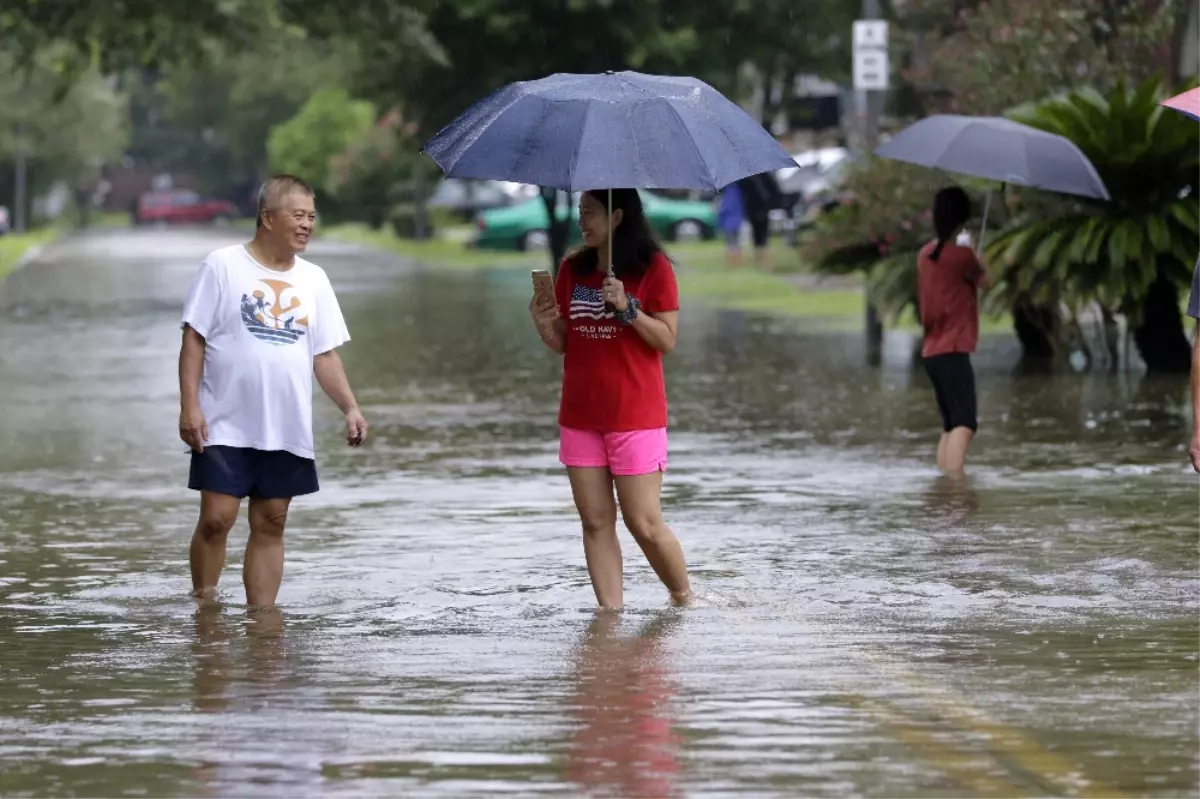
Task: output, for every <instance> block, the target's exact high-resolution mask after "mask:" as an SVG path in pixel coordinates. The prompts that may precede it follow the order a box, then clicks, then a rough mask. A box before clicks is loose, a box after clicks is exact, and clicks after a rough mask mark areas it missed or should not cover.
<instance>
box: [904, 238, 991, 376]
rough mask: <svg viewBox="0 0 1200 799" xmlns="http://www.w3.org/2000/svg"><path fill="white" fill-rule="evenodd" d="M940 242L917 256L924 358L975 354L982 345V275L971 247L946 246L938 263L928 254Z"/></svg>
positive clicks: (918, 294) (918, 296)
mask: <svg viewBox="0 0 1200 799" xmlns="http://www.w3.org/2000/svg"><path fill="white" fill-rule="evenodd" d="M936 246H937V242H930V243H929V244H926V245H925V246H924V247H923V248H921V252H920V254H919V255H918V256H917V298H918V300H917V301H918V302H919V303H920V307H921V326H922V327H923V328H925V343H924V345H923V346H922V347H921V355H922V357H925V358H931V357H933V356H934V355H945V354H946V353H950V352H967V353H970V352H974V351H975V345H976V344H978V343H979V293H978V288H979V278H980V275H982V274H983V271H982V270H981V269H980V267H979V261H978V260H977V259H976V258H975V253H973V252H972V251H971V249H970V248H969V247H959V246H958V245H956V244H951V243H949V242H947V243H946V246H944V247H942V252H941V255H939V256H938V259H937V260H936V261H931V260H929V254H930V253H931V252H933V248H934V247H936Z"/></svg>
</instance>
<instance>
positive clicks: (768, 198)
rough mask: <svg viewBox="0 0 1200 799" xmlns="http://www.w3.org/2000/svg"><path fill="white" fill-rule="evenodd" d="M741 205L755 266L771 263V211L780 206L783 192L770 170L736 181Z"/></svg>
mask: <svg viewBox="0 0 1200 799" xmlns="http://www.w3.org/2000/svg"><path fill="white" fill-rule="evenodd" d="M738 187H739V188H740V189H741V194H742V206H743V208H745V212H746V218H747V219H748V220H750V236H751V238H752V239H753V241H754V264H755V266H760V267H762V266H770V265H771V250H770V244H771V211H773V210H774V209H776V208H778V207H780V205H781V204H782V202H783V192H782V191H781V190H780V188H779V184H778V183H776V182H775V176H774V175H772V174H771V173H770V172H763V173H761V174H758V175H751V176H750V177H748V178H743V179H742V180H740V181H738Z"/></svg>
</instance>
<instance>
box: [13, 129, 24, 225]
mask: <svg viewBox="0 0 1200 799" xmlns="http://www.w3.org/2000/svg"><path fill="white" fill-rule="evenodd" d="M15 160H16V172H17V174H16V175H15V179H14V181H13V183H14V186H13V195H14V196H13V205H14V206H16V207H15V208H13V232H15V233H24V232H25V204H26V200H25V193H26V192H25V172H26V167H25V120H23V119H22V120H21V121H20V122H18V123H17V148H16V158H15Z"/></svg>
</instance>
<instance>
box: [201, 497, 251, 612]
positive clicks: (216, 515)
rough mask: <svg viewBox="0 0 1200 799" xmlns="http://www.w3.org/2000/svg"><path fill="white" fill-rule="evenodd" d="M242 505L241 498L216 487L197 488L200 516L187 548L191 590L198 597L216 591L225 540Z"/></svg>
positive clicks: (207, 595) (203, 597)
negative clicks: (202, 489) (210, 488)
mask: <svg viewBox="0 0 1200 799" xmlns="http://www.w3.org/2000/svg"><path fill="white" fill-rule="evenodd" d="M241 506H242V501H241V500H240V499H238V498H237V497H232V496H230V495H228V494H218V493H216V492H215V491H201V492H200V519H199V521H197V522H196V531H195V532H194V533H192V545H191V547H190V549H189V550H188V562H189V564H190V565H191V569H192V594H193V595H194V596H196V597H198V598H201V599H207V598H211V597H212V596H214V595H215V594H216V592H217V580H219V579H220V577H221V570H222V569H223V568H225V543H226V542H227V541H228V540H229V531H230V530H232V529H233V525H234V524H235V523H236V522H237V517H238V511H239V510H240V509H241Z"/></svg>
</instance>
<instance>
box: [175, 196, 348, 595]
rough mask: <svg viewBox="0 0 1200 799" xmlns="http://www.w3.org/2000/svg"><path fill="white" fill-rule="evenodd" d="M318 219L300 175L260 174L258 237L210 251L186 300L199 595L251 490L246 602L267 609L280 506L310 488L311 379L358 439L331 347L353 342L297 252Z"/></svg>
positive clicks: (187, 428)
mask: <svg viewBox="0 0 1200 799" xmlns="http://www.w3.org/2000/svg"><path fill="white" fill-rule="evenodd" d="M316 218H317V212H316V206H315V204H314V198H313V191H312V189H310V188H309V187H308V185H307V184H305V182H304V181H302V180H300V179H299V178H296V177H292V176H290V175H280V176H276V177H274V178H272V179H270V180H268V181H267V182H266V183H265V184H264V185H263V187H262V190H261V191H260V193H259V196H258V223H257V225H258V226H257V229H256V230H255V233H254V239H253V240H252V241H250V242H248V243H246V244H234V245H232V246H229V247H222V248H221V249H218V250H215V251H213V252H212V253H210V254H209V255H208V257H207V258H205V259H204V261H203V263H201V264H200V269H199V271H197V273H196V276H195V277H194V278H193V279H192V285H191V289H190V290H189V292H188V297H187V301H186V303H185V304H184V309H183V343H182V346H181V348H180V352H179V391H180V403H181V410H180V414H179V436H180V438H182V439H183V441H184V443H186V444H187V445H188V446H190V447H191V448H192V462H191V472H190V475H189V477H188V487H189V488H191V489H193V490H196V491H199V492H200V519H199V521H198V522H197V524H196V530H195V533H194V534H193V536H192V544H191V551H190V561H191V569H192V588H193V590H194V592H195V594H196V596H197V597H201V598H204V597H209V596H212V595H213V594H215V592H216V587H217V579H218V578H219V577H220V575H221V569H222V567H223V566H224V565H225V542H226V539H227V537H228V535H229V531H230V530H231V529H232V528H233V525H234V523H235V522H236V521H237V518H238V513H239V512H240V509H241V503H242V499H243V498H245V497H249V498H250V508H249V517H250V539H249V541H248V542H247V544H246V558H245V562H244V565H243V582H244V583H245V587H246V602H247V604H250V605H257V606H270V605H274V604H275V599H276V596H277V594H278V593H279V585H280V582H281V581H282V579H283V531H284V524H285V522H286V521H287V514H288V508H289V506H290V504H291V501H292V498H293V497H297V496H300V495H302V494H311V493H314V492H315V491H317V490H318V485H317V468H316V465H315V463H314V460H313V430H312V395H313V385H312V384H313V376H314V374H315V376H316V378H317V382H318V383H319V384H320V386H321V388H322V389H323V390H324V391H325V393H326V394H328V395H329V397H330V399H332V400H333V401H334V402H335V403H337V406H338V407H339V408H340V409H341V411H342V414H343V415H344V416H345V420H346V440H347V442H348V443H349V444H350V446H354V447H357V446H359V445H361V444H362V443H363V441H364V440H365V439H366V435H367V423H366V420H365V419H363V416H362V413H361V412H360V411H359V409H358V403H357V402H356V401H355V399H354V394H353V392H352V391H351V390H350V383H349V381H348V380H347V379H346V371H345V369H344V368H343V366H342V360H341V358H340V357H339V355H338V353H337V348H338V347H340V346H341V345H343V344H345V343H346V342H347V341H349V340H350V333H349V332H348V331H347V330H346V323H345V321H344V320H343V319H342V311H341V308H339V307H338V301H337V297H336V296H335V295H334V293H333V287H332V286H331V285H330V284H329V278H328V277H327V276H326V274H325V272H324V270H322V269H321V268H320V267H319V266H317V265H316V264H313V263H310V262H309V261H306V260H304V259H302V258H299V257H297V256H298V254H299V253H302V252H304V251H305V249H306V248H307V247H308V242H309V237H310V236H311V235H312V232H313V228H314V226H315V224H316Z"/></svg>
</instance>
